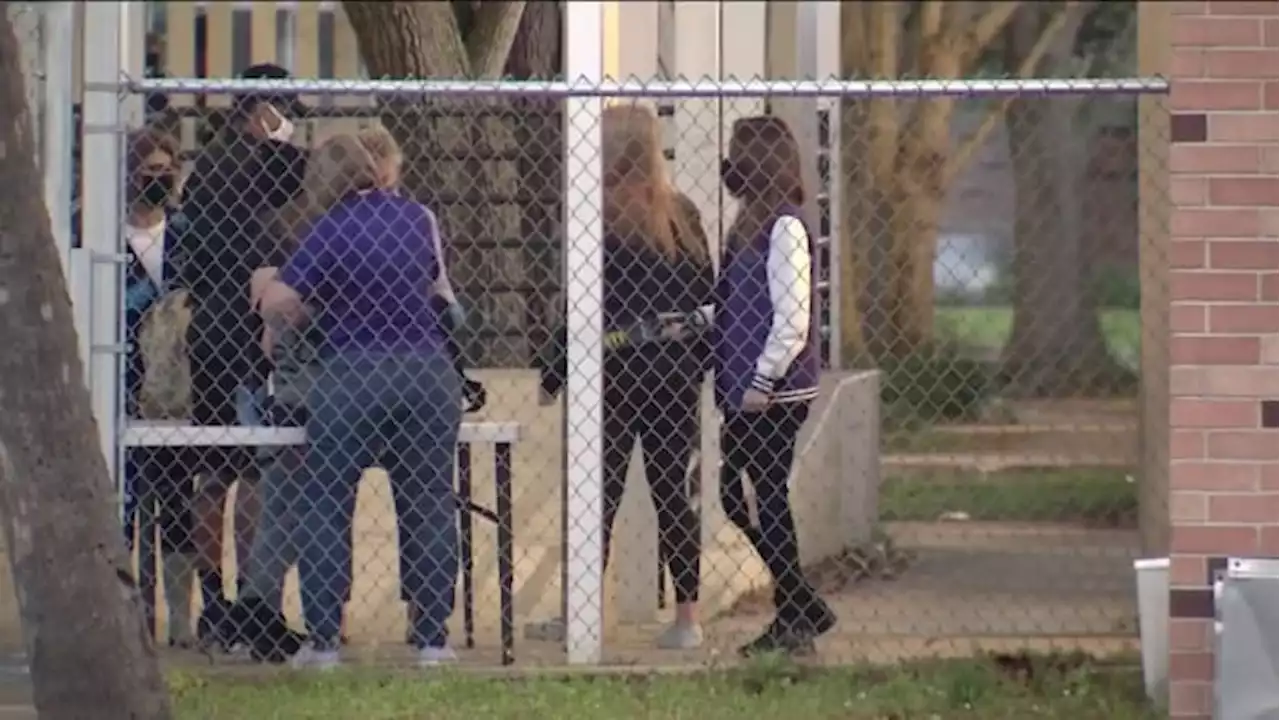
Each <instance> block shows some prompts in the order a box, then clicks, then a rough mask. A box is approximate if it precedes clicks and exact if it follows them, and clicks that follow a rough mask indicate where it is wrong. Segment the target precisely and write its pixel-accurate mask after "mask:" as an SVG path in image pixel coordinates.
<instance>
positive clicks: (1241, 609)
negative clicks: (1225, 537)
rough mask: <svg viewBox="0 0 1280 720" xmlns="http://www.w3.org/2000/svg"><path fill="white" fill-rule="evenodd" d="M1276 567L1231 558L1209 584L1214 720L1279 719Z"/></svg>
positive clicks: (1273, 563) (1279, 604)
mask: <svg viewBox="0 0 1280 720" xmlns="http://www.w3.org/2000/svg"><path fill="white" fill-rule="evenodd" d="M1278 564H1280V563H1277V561H1276V560H1274V559H1240V558H1232V559H1231V560H1229V561H1228V562H1227V571H1226V573H1225V574H1224V575H1223V576H1222V577H1221V578H1220V579H1219V580H1218V581H1217V582H1215V583H1214V587H1213V591H1214V600H1215V602H1214V607H1215V618H1214V642H1215V645H1216V647H1215V648H1214V651H1215V653H1214V654H1215V664H1216V673H1215V675H1216V680H1217V682H1216V683H1215V685H1216V687H1215V695H1216V697H1215V703H1214V718H1216V720H1275V719H1276V718H1277V717H1280V701H1277V695H1278V694H1280V669H1278V668H1280V666H1277V662H1276V643H1277V630H1278V626H1277V620H1276V616H1277V609H1278V608H1280V592H1278V591H1277V565H1278Z"/></svg>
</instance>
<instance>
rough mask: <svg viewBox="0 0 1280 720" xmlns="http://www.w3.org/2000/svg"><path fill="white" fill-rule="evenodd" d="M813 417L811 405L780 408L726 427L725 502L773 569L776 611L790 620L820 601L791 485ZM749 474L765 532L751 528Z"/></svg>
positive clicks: (730, 419) (737, 416)
mask: <svg viewBox="0 0 1280 720" xmlns="http://www.w3.org/2000/svg"><path fill="white" fill-rule="evenodd" d="M808 416H809V403H807V402H797V403H780V404H777V405H773V406H771V407H769V408H768V409H767V410H765V411H764V412H759V413H733V414H729V415H727V416H726V417H725V420H724V423H723V424H722V425H721V427H720V454H721V457H722V462H721V465H720V502H721V503H722V504H723V506H724V512H725V515H726V516H727V517H728V518H729V520H730V522H732V523H733V524H734V525H737V526H738V528H740V529H741V530H742V532H743V533H744V534H745V535H746V536H747V539H748V540H750V541H751V544H752V546H754V547H755V549H756V552H757V553H759V554H760V559H761V560H763V561H764V564H765V566H767V567H768V568H769V574H770V575H772V576H773V582H774V590H773V600H774V606H775V607H776V609H777V612H778V617H779V618H781V619H784V620H796V619H799V618H802V617H804V616H805V615H806V613H807V612H809V611H810V608H811V607H812V606H813V604H814V602H815V599H816V598H815V594H814V591H813V588H812V587H811V586H810V585H809V583H808V581H806V580H805V578H804V574H803V572H802V571H801V568H800V546H799V544H798V542H797V541H796V523H795V518H794V517H793V516H792V514H791V499H790V497H788V489H789V488H788V482H787V481H788V479H789V478H790V476H791V466H792V464H793V463H794V461H795V456H796V437H797V435H799V433H800V427H801V426H802V425H804V421H805V419H806V418H808ZM744 472H745V473H746V475H747V479H749V480H750V482H751V486H752V488H754V490H755V500H756V514H757V516H758V517H759V520H760V526H759V527H755V526H753V525H752V524H751V516H750V514H749V512H748V509H747V499H746V493H745V490H744V488H743V482H744V479H743V477H742V474H743V473H744Z"/></svg>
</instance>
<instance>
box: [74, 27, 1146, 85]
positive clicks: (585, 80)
mask: <svg viewBox="0 0 1280 720" xmlns="http://www.w3.org/2000/svg"><path fill="white" fill-rule="evenodd" d="M677 9H678V8H677ZM581 12H587V11H586V10H581ZM598 35H599V33H597V35H596V36H592V37H591V38H585V39H584V38H578V40H579V41H586V40H589V41H591V42H595V38H596V37H598ZM569 40H574V38H569ZM570 44H572V43H570ZM566 67H569V68H572V67H573V64H572V63H568V62H566ZM570 78H572V79H570V80H565V81H559V80H494V81H491V82H485V81H474V80H433V79H424V80H311V79H305V78H297V79H293V80H245V79H241V78H212V79H207V80H206V79H198V78H133V79H131V80H129V81H128V82H126V83H125V86H126V89H127V90H128V91H129V92H134V93H144V92H159V93H194V94H197V95H208V94H212V93H229V94H237V95H243V94H246V93H260V92H269V93H276V94H280V95H288V96H297V95H333V96H344V95H379V96H386V97H391V96H396V95H401V96H410V97H422V96H426V95H432V96H446V95H447V96H463V97H467V96H475V95H481V96H495V97H501V96H508V97H510V96H515V97H524V96H528V95H537V96H541V97H568V98H613V97H618V98H642V99H648V100H655V99H658V98H675V99H679V98H706V99H709V100H714V99H717V98H745V99H755V100H759V99H761V98H765V97H828V98H841V97H844V98H855V99H856V98H864V99H865V98H905V99H917V100H918V99H929V98H938V97H956V98H977V97H1004V96H1009V95H1023V96H1046V95H1089V96H1099V95H1162V94H1165V93H1167V92H1169V81H1168V80H1166V79H1164V78H1161V77H1131V78H1091V79H1076V78H1064V79H1055V78H1049V79H1025V80H1024V79H1021V78H1018V79H1002V80H735V79H732V78H726V79H724V80H711V79H705V80H613V79H608V80H601V81H599V82H593V81H591V79H590V77H588V76H586V75H583V74H581V73H579V74H577V75H570ZM89 87H94V86H93V85H89V84H87V83H86V88H89ZM95 89H99V90H102V89H110V90H111V91H112V92H116V91H117V90H118V83H116V82H111V83H106V82H102V81H98V82H97V83H96V88H95Z"/></svg>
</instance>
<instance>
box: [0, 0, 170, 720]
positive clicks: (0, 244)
mask: <svg viewBox="0 0 1280 720" xmlns="http://www.w3.org/2000/svg"><path fill="white" fill-rule="evenodd" d="M5 5H6V6H7V3H5ZM19 54H20V51H19V46H18V42H17V39H16V38H15V37H14V28H13V25H12V23H11V22H10V20H9V15H8V8H7V7H6V8H5V12H3V13H0V107H5V108H8V110H7V111H6V112H5V113H3V120H0V182H3V183H4V186H5V187H6V188H9V189H8V190H7V191H6V192H5V193H3V196H2V197H0V228H3V232H0V337H3V338H4V342H5V352H3V353H0V398H3V405H4V412H3V413H0V516H2V517H3V521H4V534H5V542H6V545H7V547H8V551H9V563H10V568H11V570H12V574H13V580H14V585H15V586H16V588H17V596H18V597H17V599H18V607H19V611H20V613H21V615H22V625H23V634H24V641H25V645H26V651H27V657H28V659H29V663H30V666H31V677H32V682H33V684H34V687H35V705H36V710H37V712H38V713H39V715H40V717H41V718H49V719H51V720H58V719H62V718H65V719H66V720H79V719H80V718H103V719H104V720H107V719H110V718H121V719H122V720H123V719H124V718H130V719H134V720H139V719H147V720H150V719H153V718H154V719H157V720H158V719H163V718H169V717H171V716H172V713H171V710H170V707H169V699H168V695H167V692H166V688H165V685H164V682H163V680H162V678H161V676H160V671H159V668H158V666H157V661H156V654H155V648H154V647H153V644H152V640H151V637H150V634H149V633H148V632H147V631H146V628H145V625H144V621H143V613H142V606H141V598H140V597H139V595H138V592H137V589H136V587H135V586H134V585H133V581H132V580H131V579H130V573H129V572H128V571H127V569H126V568H127V567H128V566H127V562H126V556H125V550H124V544H123V542H121V537H120V525H119V520H118V517H117V515H116V508H117V503H116V497H115V492H114V491H113V489H112V487H111V483H110V481H109V479H108V477H109V476H108V473H107V467H106V464H105V462H104V460H103V457H102V453H101V452H100V451H99V447H98V433H97V429H96V427H95V425H94V421H93V416H92V414H91V411H90V408H89V395H88V392H87V391H86V390H85V388H84V385H83V383H82V381H81V378H82V377H83V375H82V367H83V365H82V362H81V360H80V358H79V357H78V351H77V348H78V344H77V342H76V333H75V330H74V328H73V326H72V319H71V303H70V298H69V297H68V295H67V291H66V283H65V280H64V279H63V278H62V274H61V271H60V270H59V260H58V256H57V251H56V250H55V245H54V241H53V236H52V232H51V230H50V228H49V221H48V214H47V212H46V210H45V208H44V204H43V200H42V198H41V196H40V187H41V183H40V180H39V174H38V172H37V169H36V162H35V156H34V153H35V146H34V142H33V140H34V138H33V135H32V126H31V116H30V114H29V113H27V112H26V111H25V107H26V98H25V97H24V90H23V86H24V83H23V78H22V76H21V74H20V68H21V64H20V62H19Z"/></svg>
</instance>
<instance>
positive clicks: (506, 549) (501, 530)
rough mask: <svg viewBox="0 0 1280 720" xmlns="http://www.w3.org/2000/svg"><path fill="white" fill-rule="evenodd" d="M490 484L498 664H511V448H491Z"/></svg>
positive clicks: (513, 551) (512, 581) (512, 550)
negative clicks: (494, 507) (494, 505)
mask: <svg viewBox="0 0 1280 720" xmlns="http://www.w3.org/2000/svg"><path fill="white" fill-rule="evenodd" d="M494 484H495V485H496V486H497V487H496V491H497V496H498V591H499V595H500V604H501V611H502V629H501V632H502V664H503V665H510V664H512V663H514V662H515V644H516V641H515V599H514V594H513V590H512V586H513V585H514V583H515V578H514V575H515V568H514V566H515V560H514V556H515V536H514V535H515V530H514V528H515V521H514V512H513V511H512V507H511V445H510V444H509V443H498V444H497V446H496V447H495V448H494Z"/></svg>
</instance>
